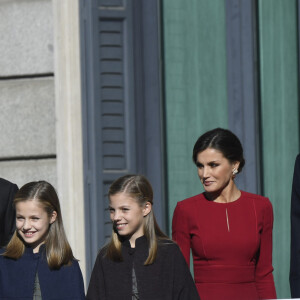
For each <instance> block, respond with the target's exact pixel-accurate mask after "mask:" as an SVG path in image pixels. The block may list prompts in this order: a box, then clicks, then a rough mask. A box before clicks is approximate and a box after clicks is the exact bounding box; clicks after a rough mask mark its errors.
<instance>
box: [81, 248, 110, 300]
mask: <svg viewBox="0 0 300 300" xmlns="http://www.w3.org/2000/svg"><path fill="white" fill-rule="evenodd" d="M102 259H103V253H102V252H101V251H100V253H99V254H98V256H97V259H96V262H95V265H94V268H93V271H92V275H91V279H90V284H89V287H88V291H87V295H86V299H87V300H100V299H101V300H106V299H107V298H106V296H105V283H104V274H103V269H102V267H103V266H102Z"/></svg>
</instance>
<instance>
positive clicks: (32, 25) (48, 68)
mask: <svg viewBox="0 0 300 300" xmlns="http://www.w3.org/2000/svg"><path fill="white" fill-rule="evenodd" d="M0 32H1V42H0V132H1V139H0V177H3V178H6V179H8V180H10V181H12V182H15V183H17V184H18V186H19V187H20V186H22V185H23V184H24V183H26V182H29V181H32V180H41V179H44V180H47V181H49V182H50V183H52V184H53V185H54V186H55V187H56V186H57V175H56V134H55V93H54V76H53V73H54V63H53V56H54V55H53V9H52V1H51V0H1V1H0Z"/></svg>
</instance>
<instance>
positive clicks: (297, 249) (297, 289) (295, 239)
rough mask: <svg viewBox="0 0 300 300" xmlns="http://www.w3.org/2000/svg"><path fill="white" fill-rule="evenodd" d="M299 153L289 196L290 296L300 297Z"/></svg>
mask: <svg viewBox="0 0 300 300" xmlns="http://www.w3.org/2000/svg"><path fill="white" fill-rule="evenodd" d="M299 237H300V155H299V154H298V156H297V158H296V162H295V168H294V177H293V185H292V197H291V265H290V287H291V296H292V298H299V297H300V238H299Z"/></svg>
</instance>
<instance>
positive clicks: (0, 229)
mask: <svg viewBox="0 0 300 300" xmlns="http://www.w3.org/2000/svg"><path fill="white" fill-rule="evenodd" d="M17 191H18V187H17V185H16V184H14V183H11V182H9V181H7V180H5V179H3V178H0V248H1V247H3V246H5V245H6V244H7V243H8V241H9V239H10V238H11V236H12V234H13V232H14V229H15V223H16V217H15V215H16V214H15V210H14V207H13V200H14V196H15V193H16V192H17Z"/></svg>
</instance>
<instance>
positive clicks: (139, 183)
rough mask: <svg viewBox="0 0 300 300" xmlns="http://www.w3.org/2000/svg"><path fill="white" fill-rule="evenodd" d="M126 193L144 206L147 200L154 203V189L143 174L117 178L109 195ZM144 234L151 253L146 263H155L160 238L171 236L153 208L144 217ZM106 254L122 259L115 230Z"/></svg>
mask: <svg viewBox="0 0 300 300" xmlns="http://www.w3.org/2000/svg"><path fill="white" fill-rule="evenodd" d="M118 193H125V194H126V195H128V196H129V197H131V198H133V199H135V200H136V201H137V203H138V204H139V205H140V206H141V207H143V206H144V205H145V204H146V203H147V202H150V203H151V204H152V205H153V190H152V187H151V184H150V183H149V181H148V180H147V178H146V177H145V176H143V175H125V176H122V177H120V178H118V179H117V180H115V181H114V182H113V183H112V184H111V186H110V188H109V191H108V196H109V197H110V196H112V195H115V194H118ZM144 235H145V236H146V238H147V241H148V244H149V255H148V257H147V259H146V261H145V263H144V265H150V264H152V263H154V261H155V259H156V255H157V244H158V240H162V239H166V240H168V239H169V238H168V237H167V236H166V235H165V234H164V233H163V232H162V231H161V229H160V228H159V226H158V224H157V222H156V219H155V216H154V213H153V210H151V212H150V213H149V214H148V215H147V216H145V217H144ZM105 250H106V256H107V257H108V258H110V259H111V260H113V261H122V260H123V258H122V253H121V241H120V237H119V236H118V234H117V233H116V232H115V231H114V230H113V231H112V236H111V240H110V242H109V243H108V245H107V246H106V248H105Z"/></svg>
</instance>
